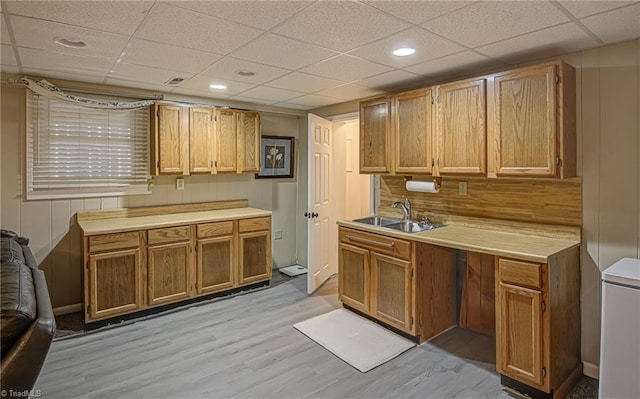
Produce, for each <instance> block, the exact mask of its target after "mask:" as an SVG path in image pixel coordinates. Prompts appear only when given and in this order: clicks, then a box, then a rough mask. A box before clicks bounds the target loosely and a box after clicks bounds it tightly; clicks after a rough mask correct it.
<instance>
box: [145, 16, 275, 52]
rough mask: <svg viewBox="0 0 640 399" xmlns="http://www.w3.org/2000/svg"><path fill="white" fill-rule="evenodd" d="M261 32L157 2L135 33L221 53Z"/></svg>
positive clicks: (147, 37)
mask: <svg viewBox="0 0 640 399" xmlns="http://www.w3.org/2000/svg"><path fill="white" fill-rule="evenodd" d="M261 33H262V31H260V30H257V29H254V28H250V27H247V26H244V25H240V24H237V23H235V22H230V21H225V20H223V19H219V18H214V17H211V16H208V15H202V14H198V13H196V12H193V11H190V10H185V9H183V8H178V7H173V6H170V5H168V4H157V5H156V6H155V7H153V9H152V10H151V12H150V13H149V16H148V17H147V19H146V20H145V22H144V24H143V26H142V27H141V28H140V29H139V30H138V31H137V32H136V34H135V36H136V37H138V38H141V39H148V40H152V41H157V42H162V43H168V44H173V45H176V46H181V47H186V48H191V49H196V50H203V51H208V52H211V53H216V54H223V55H224V54H227V53H229V52H231V51H233V50H235V49H236V48H238V47H240V46H242V45H243V44H245V43H247V42H248V41H249V40H251V39H253V38H255V37H257V36H258V35H259V34H261Z"/></svg>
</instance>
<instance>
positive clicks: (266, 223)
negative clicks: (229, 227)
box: [238, 216, 271, 233]
mask: <svg viewBox="0 0 640 399" xmlns="http://www.w3.org/2000/svg"><path fill="white" fill-rule="evenodd" d="M238 227H239V230H240V232H241V233H246V232H248V231H258V230H270V229H271V218H270V217H269V216H267V217H263V218H253V219H241V220H240V222H239V226H238Z"/></svg>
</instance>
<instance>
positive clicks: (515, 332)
mask: <svg viewBox="0 0 640 399" xmlns="http://www.w3.org/2000/svg"><path fill="white" fill-rule="evenodd" d="M495 270H496V271H495V275H496V370H497V371H498V372H499V373H500V374H502V375H504V376H506V377H509V378H511V379H513V380H516V381H519V382H521V383H524V384H526V385H529V386H531V387H533V388H536V389H538V390H541V391H543V392H547V393H553V397H554V398H556V397H559V398H562V397H564V396H565V395H566V394H567V392H568V390H569V389H570V388H571V387H572V386H573V385H574V384H575V382H576V381H577V379H578V378H579V377H580V375H581V374H582V373H581V371H582V366H581V361H580V328H579V326H580V303H579V298H580V270H579V259H578V249H577V248H574V249H571V250H567V251H565V252H562V253H560V254H558V255H554V256H552V257H551V258H550V259H549V263H533V262H525V261H520V260H513V259H506V258H496V263H495Z"/></svg>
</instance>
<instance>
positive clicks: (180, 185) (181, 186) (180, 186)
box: [176, 177, 184, 191]
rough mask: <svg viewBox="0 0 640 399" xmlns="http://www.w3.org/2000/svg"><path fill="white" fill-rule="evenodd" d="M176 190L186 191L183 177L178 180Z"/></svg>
mask: <svg viewBox="0 0 640 399" xmlns="http://www.w3.org/2000/svg"><path fill="white" fill-rule="evenodd" d="M176 190H178V191H182V190H184V179H183V178H181V177H180V178H177V179H176Z"/></svg>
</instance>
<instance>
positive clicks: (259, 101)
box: [229, 96, 276, 105]
mask: <svg viewBox="0 0 640 399" xmlns="http://www.w3.org/2000/svg"><path fill="white" fill-rule="evenodd" d="M229 100H233V101H241V102H243V103H253V104H263V105H271V104H274V103H275V102H276V101H273V100H265V99H260V98H252V97H245V96H233V97H230V98H229Z"/></svg>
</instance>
